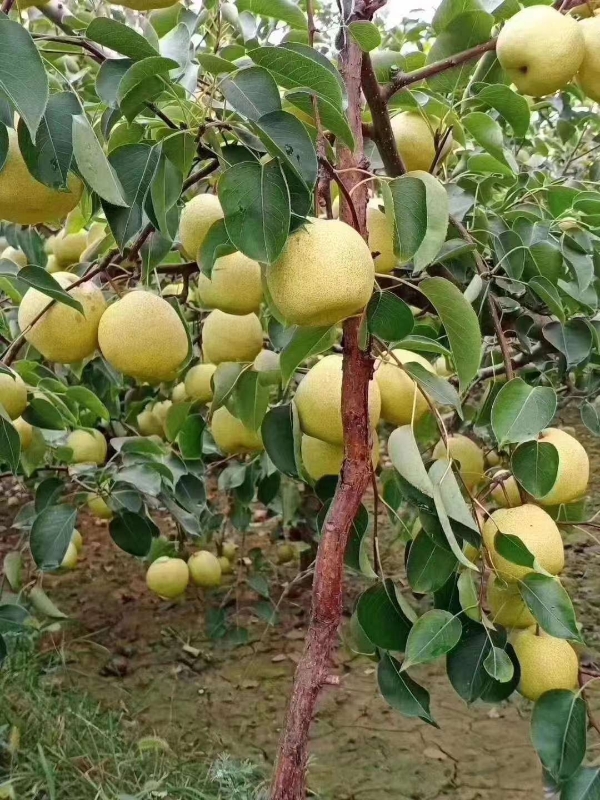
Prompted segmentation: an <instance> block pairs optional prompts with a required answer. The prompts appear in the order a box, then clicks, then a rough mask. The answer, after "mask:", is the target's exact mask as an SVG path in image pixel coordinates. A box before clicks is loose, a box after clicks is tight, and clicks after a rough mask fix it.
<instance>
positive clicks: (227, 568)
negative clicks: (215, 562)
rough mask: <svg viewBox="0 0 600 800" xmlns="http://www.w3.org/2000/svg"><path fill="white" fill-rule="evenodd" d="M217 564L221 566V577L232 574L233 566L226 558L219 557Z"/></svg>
mask: <svg viewBox="0 0 600 800" xmlns="http://www.w3.org/2000/svg"><path fill="white" fill-rule="evenodd" d="M219 564H220V565H221V575H231V573H232V572H233V565H232V563H231V561H230V560H229V559H228V558H227V556H220V557H219Z"/></svg>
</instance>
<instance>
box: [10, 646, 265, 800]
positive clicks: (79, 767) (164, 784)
mask: <svg viewBox="0 0 600 800" xmlns="http://www.w3.org/2000/svg"><path fill="white" fill-rule="evenodd" d="M59 673H60V669H59V665H57V664H54V665H53V664H50V663H49V662H48V660H47V659H42V658H41V657H40V656H38V655H36V654H35V651H34V649H33V647H32V646H29V647H27V648H26V649H21V650H17V651H16V652H14V653H13V654H12V655H11V656H10V657H9V658H8V659H7V661H6V662H5V663H4V665H3V666H2V667H1V668H0V800H255V798H257V797H258V796H259V795H260V793H261V792H262V788H261V775H260V774H259V771H258V770H257V768H256V767H254V766H253V765H251V764H249V763H245V762H239V761H235V760H233V759H230V758H227V757H221V758H219V759H218V760H217V761H216V762H214V763H213V764H212V765H211V764H207V763H199V762H197V761H194V760H192V759H191V758H190V757H188V756H181V754H178V753H175V752H173V750H172V749H171V748H170V747H169V744H168V743H167V742H166V741H165V740H163V739H161V738H159V737H155V736H147V737H144V738H143V739H139V740H137V741H134V740H132V738H131V735H128V731H127V728H126V725H125V724H124V721H123V719H122V718H121V717H120V715H118V714H115V713H114V712H108V711H106V710H104V709H102V708H100V707H99V706H98V704H96V703H95V702H93V701H92V700H91V699H90V698H89V697H86V696H85V695H82V694H81V693H79V692H75V691H72V690H70V689H64V688H63V687H62V686H61V685H60V682H59Z"/></svg>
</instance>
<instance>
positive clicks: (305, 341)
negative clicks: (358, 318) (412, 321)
mask: <svg viewBox="0 0 600 800" xmlns="http://www.w3.org/2000/svg"><path fill="white" fill-rule="evenodd" d="M411 316H412V315H411ZM336 339H337V330H336V327H335V326H332V327H330V328H325V327H322V328H300V327H298V326H296V327H294V328H292V335H291V338H290V339H289V341H288V343H287V344H286V345H285V347H284V348H283V350H282V351H281V356H280V358H279V368H280V370H281V377H282V379H283V385H284V387H287V385H288V384H289V382H290V381H291V379H292V378H293V377H294V375H295V373H296V369H297V368H298V367H299V366H300V364H301V363H302V362H303V361H306V359H307V358H311V357H312V356H317V355H319V354H320V353H324V352H325V351H327V350H330V349H331V347H332V346H333V344H334V342H335V341H336Z"/></svg>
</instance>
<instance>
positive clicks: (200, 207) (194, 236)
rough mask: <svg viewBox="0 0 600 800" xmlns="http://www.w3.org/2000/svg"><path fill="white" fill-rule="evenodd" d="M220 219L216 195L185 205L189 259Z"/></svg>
mask: <svg viewBox="0 0 600 800" xmlns="http://www.w3.org/2000/svg"><path fill="white" fill-rule="evenodd" d="M169 5H171V4H170V3H169ZM220 219H223V209H222V208H221V203H219V198H218V197H217V196H216V195H214V194H198V195H196V197H193V198H192V199H191V200H189V201H188V202H187V203H186V204H185V206H184V207H183V211H182V212H181V219H180V221H179V238H180V240H181V245H182V247H183V249H184V251H185V253H186V255H187V256H188V257H189V258H192V259H194V260H196V259H197V258H198V251H199V250H200V246H201V244H202V242H203V241H204V237H205V236H206V234H207V233H208V230H209V228H210V227H211V225H213V224H214V223H215V222H217V221H218V220H220Z"/></svg>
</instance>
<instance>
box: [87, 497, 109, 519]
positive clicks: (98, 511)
mask: <svg viewBox="0 0 600 800" xmlns="http://www.w3.org/2000/svg"><path fill="white" fill-rule="evenodd" d="M87 507H88V508H89V510H90V511H91V512H92V514H93V515H94V516H95V517H98V519H112V518H113V512H112V509H111V508H110V507H109V506H108V504H107V502H106V500H105V499H104V498H103V497H102V496H101V495H99V494H92V495H90V496H89V497H88V501H87Z"/></svg>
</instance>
